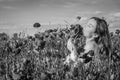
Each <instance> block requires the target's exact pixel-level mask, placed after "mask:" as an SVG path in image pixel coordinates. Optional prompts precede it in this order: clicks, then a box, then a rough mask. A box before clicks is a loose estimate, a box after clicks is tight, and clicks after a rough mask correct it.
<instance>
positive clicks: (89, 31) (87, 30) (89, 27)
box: [83, 19, 97, 37]
mask: <svg viewBox="0 0 120 80" xmlns="http://www.w3.org/2000/svg"><path fill="white" fill-rule="evenodd" d="M96 26H97V22H96V21H95V20H94V19H90V20H89V21H88V22H87V24H86V26H85V27H84V28H83V33H84V35H85V36H86V37H91V36H92V35H93V34H94V32H95V30H96Z"/></svg>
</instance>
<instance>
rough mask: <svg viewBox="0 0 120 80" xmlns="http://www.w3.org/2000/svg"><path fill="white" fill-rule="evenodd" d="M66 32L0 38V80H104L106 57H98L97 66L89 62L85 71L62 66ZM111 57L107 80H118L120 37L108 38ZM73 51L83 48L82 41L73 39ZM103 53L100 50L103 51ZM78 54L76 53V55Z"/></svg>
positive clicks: (105, 75)
mask: <svg viewBox="0 0 120 80" xmlns="http://www.w3.org/2000/svg"><path fill="white" fill-rule="evenodd" d="M70 32H71V31H70V30H69V29H68V28H64V29H61V30H46V31H45V32H43V33H38V34H35V37H32V36H28V37H25V38H20V37H19V36H18V35H17V34H14V36H13V38H9V36H8V35H7V34H5V33H2V34H0V80H107V75H108V66H107V63H108V61H107V56H105V55H104V54H102V55H101V64H100V65H99V66H98V65H96V64H95V61H94V60H93V61H91V63H90V64H89V67H86V64H83V63H78V64H77V66H76V67H73V66H72V65H64V64H63V62H64V60H65V57H66V56H67V55H68V54H69V51H68V49H67V48H66V42H67V40H68V37H69V36H70ZM111 39H112V44H113V53H112V56H111V57H112V58H111V59H112V60H111V65H110V67H111V80H119V78H120V71H119V69H120V60H119V59H120V35H117V34H113V33H112V35H111ZM76 42H77V44H76V45H77V47H78V49H80V48H79V46H83V43H84V39H83V37H81V38H76ZM103 51H104V50H103ZM79 52H80V51H79Z"/></svg>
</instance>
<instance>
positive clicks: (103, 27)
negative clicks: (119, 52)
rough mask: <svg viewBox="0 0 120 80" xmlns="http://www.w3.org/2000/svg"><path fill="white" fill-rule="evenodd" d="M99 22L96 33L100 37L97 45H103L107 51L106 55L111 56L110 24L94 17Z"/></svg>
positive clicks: (97, 39)
mask: <svg viewBox="0 0 120 80" xmlns="http://www.w3.org/2000/svg"><path fill="white" fill-rule="evenodd" d="M91 19H94V20H95V21H96V22H97V26H96V30H95V33H96V34H97V35H98V37H97V38H96V39H95V41H96V43H97V44H101V43H102V44H103V47H104V48H105V50H106V51H107V52H106V54H108V55H109V50H110V48H111V41H110V35H109V30H108V24H107V22H106V21H105V20H104V19H100V18H98V17H92V18H91Z"/></svg>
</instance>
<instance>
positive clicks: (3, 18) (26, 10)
mask: <svg viewBox="0 0 120 80" xmlns="http://www.w3.org/2000/svg"><path fill="white" fill-rule="evenodd" d="M76 16H81V17H82V19H83V20H84V19H87V18H89V17H92V16H98V17H102V16H103V17H105V18H106V19H107V20H108V21H109V23H113V24H118V23H119V22H120V0H0V31H10V29H13V28H17V29H18V30H19V29H21V28H26V27H28V26H29V27H30V25H33V24H34V23H35V22H39V23H41V24H42V25H45V24H47V25H48V24H63V23H65V21H64V20H66V21H68V22H70V23H72V22H73V21H74V19H75V18H76ZM23 26H24V27H23ZM25 26H26V27H25Z"/></svg>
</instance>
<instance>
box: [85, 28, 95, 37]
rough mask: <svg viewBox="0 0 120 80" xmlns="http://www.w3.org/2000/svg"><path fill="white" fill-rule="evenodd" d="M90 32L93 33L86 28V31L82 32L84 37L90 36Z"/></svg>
mask: <svg viewBox="0 0 120 80" xmlns="http://www.w3.org/2000/svg"><path fill="white" fill-rule="evenodd" d="M92 31H93V30H92V29H89V28H88V29H84V30H83V33H84V36H90V35H91V33H92Z"/></svg>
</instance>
